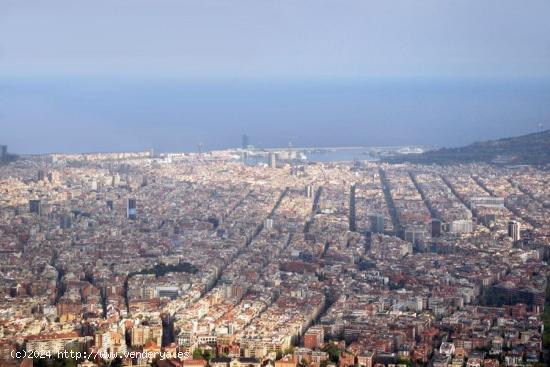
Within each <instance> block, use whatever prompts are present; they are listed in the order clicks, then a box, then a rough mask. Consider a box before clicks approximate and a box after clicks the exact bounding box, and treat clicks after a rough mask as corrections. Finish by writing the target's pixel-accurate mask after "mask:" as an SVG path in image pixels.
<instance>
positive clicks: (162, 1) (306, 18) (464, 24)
mask: <svg viewBox="0 0 550 367" xmlns="http://www.w3.org/2000/svg"><path fill="white" fill-rule="evenodd" d="M548 14H550V2H549V1H548V0H525V1H518V0H422V1H418V0H392V1H387V0H338V1H335V0H332V1H327V0H277V1H264V0H231V1H213V0H154V1H153V0H148V1H144V0H117V1H113V0H94V1H89V0H42V1H39V0H28V1H20V0H2V1H0V75H2V74H3V75H6V74H7V75H10V76H13V75H22V76H35V75H80V76H81V75H92V76H97V75H102V76H106V75H107V76H113V75H114V76H120V75H123V76H126V75H129V76H136V75H137V76H142V77H143V76H151V77H158V76H170V77H174V76H179V77H183V78H199V79H200V78H252V79H266V78H288V79H296V78H304V79H308V78H313V79H315V78H333V79H338V78H356V77H367V78H369V77H370V78H372V77H381V78H387V77H391V78H399V77H413V78H416V77H420V78H426V77H427V78H430V77H440V78H445V77H463V76H468V77H506V78H517V77H535V78H536V77H548V76H550V61H549V60H550V22H549V21H548Z"/></svg>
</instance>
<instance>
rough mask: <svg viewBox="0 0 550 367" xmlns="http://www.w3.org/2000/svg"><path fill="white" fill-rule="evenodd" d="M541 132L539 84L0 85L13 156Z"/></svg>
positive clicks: (140, 81)
mask: <svg viewBox="0 0 550 367" xmlns="http://www.w3.org/2000/svg"><path fill="white" fill-rule="evenodd" d="M547 128H550V80H547V79H544V80H543V79H540V80H535V79H514V80H487V79H430V80H423V79H384V80H380V79H376V80H373V79H356V80H351V79H346V80H238V79H223V80H222V79H218V80H184V79H170V78H157V79H152V78H133V79H124V78H115V77H113V78H106V77H101V78H99V77H98V78H69V77H56V78H54V77H48V78H46V77H30V76H29V77H24V78H23V77H18V78H15V77H13V78H8V77H3V78H0V144H7V145H8V149H9V151H11V152H14V153H50V152H98V151H99V152H101V151H139V150H143V149H146V148H154V149H155V150H156V151H157V152H177V151H189V152H192V151H196V150H197V149H198V146H199V144H201V146H202V150H203V151H207V150H218V149H226V148H233V147H239V146H241V142H242V135H243V134H246V135H247V136H248V139H249V144H251V145H254V146H255V147H257V148H258V149H263V148H275V147H286V146H288V144H289V143H290V144H291V145H293V146H297V147H347V146H353V147H373V146H406V145H436V146H447V147H454V146H461V145H464V144H469V143H472V142H475V141H482V140H488V139H495V138H501V137H509V136H517V135H521V134H526V133H530V132H536V131H539V130H541V129H547ZM356 153H357V152H355V153H354V152H351V153H350V152H349V151H342V152H338V153H334V154H341V155H345V156H343V157H340V158H342V159H344V160H349V158H351V159H353V158H354V155H357V154H361V153H360V152H359V153H357V154H356ZM336 158H338V157H336ZM311 159H319V160H322V159H323V156H318V157H315V156H314V157H311ZM331 159H333V158H331Z"/></svg>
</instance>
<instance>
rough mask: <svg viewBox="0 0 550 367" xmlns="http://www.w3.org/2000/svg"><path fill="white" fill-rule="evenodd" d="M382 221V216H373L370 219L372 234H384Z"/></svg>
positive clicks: (383, 219)
mask: <svg viewBox="0 0 550 367" xmlns="http://www.w3.org/2000/svg"><path fill="white" fill-rule="evenodd" d="M384 221H385V218H384V216H383V215H380V214H374V215H371V217H370V230H371V232H373V233H382V232H384Z"/></svg>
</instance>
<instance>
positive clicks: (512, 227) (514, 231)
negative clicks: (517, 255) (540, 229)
mask: <svg viewBox="0 0 550 367" xmlns="http://www.w3.org/2000/svg"><path fill="white" fill-rule="evenodd" d="M520 231H521V224H520V223H519V222H517V221H515V220H511V221H509V222H508V236H509V237H512V240H513V241H514V242H516V241H519V240H520V239H521V235H520Z"/></svg>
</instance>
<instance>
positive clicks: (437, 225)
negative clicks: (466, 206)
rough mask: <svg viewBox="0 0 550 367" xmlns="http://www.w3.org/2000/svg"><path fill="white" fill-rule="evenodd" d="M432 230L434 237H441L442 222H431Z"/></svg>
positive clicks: (437, 220) (435, 220)
mask: <svg viewBox="0 0 550 367" xmlns="http://www.w3.org/2000/svg"><path fill="white" fill-rule="evenodd" d="M430 229H431V232H432V237H439V236H441V221H440V220H439V219H432V221H431V222H430Z"/></svg>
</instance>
